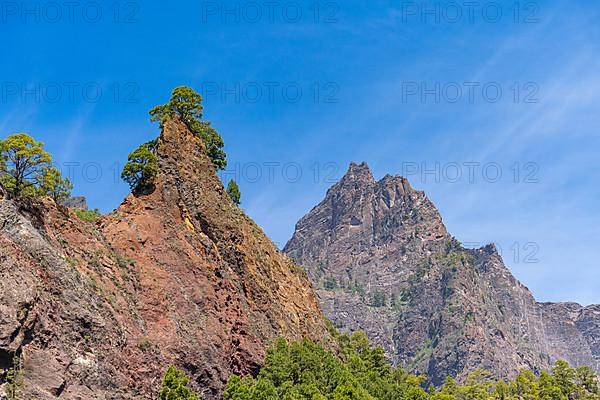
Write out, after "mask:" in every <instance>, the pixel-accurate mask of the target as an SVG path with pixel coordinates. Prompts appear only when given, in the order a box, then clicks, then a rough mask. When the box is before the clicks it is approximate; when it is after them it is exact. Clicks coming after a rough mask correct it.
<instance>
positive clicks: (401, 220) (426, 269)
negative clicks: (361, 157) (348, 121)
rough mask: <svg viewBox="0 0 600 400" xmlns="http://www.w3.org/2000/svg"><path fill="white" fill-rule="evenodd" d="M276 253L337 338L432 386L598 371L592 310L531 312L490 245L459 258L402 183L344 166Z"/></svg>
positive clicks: (429, 207)
mask: <svg viewBox="0 0 600 400" xmlns="http://www.w3.org/2000/svg"><path fill="white" fill-rule="evenodd" d="M284 252H286V253H287V254H289V255H290V256H291V257H292V258H294V259H295V260H296V262H297V263H298V264H300V265H302V266H304V267H305V268H306V269H307V272H308V275H309V277H310V278H311V281H312V282H313V285H314V286H315V288H316V289H317V294H318V297H319V300H320V303H321V307H322V308H323V310H324V312H325V314H326V315H327V316H328V317H329V318H330V319H331V320H332V321H333V322H334V324H335V325H336V326H337V327H338V328H339V329H341V330H342V331H355V330H364V331H366V333H367V335H368V336H369V337H370V339H371V340H372V341H373V342H374V343H375V344H377V345H381V346H382V347H383V348H384V349H385V350H386V353H387V354H388V356H389V357H390V359H391V360H392V362H393V363H394V364H399V365H402V366H404V367H407V368H408V369H409V370H411V371H413V372H421V373H426V374H428V375H429V376H430V377H432V381H433V382H434V383H435V384H437V385H439V384H441V383H442V381H443V379H444V378H445V376H446V375H453V376H458V377H459V378H464V377H465V376H466V373H467V372H468V371H470V370H473V369H475V368H484V369H488V370H490V371H491V372H492V373H494V375H495V376H496V377H498V378H510V377H514V375H515V374H516V372H517V371H518V370H519V369H520V368H531V369H533V370H534V371H540V370H544V369H548V368H549V367H550V365H551V363H552V362H553V361H554V360H556V359H557V358H565V359H567V360H568V361H570V362H572V363H573V364H574V365H582V364H588V365H590V366H592V367H594V368H595V369H596V370H597V371H598V370H600V354H599V351H600V346H598V342H597V339H595V338H597V337H598V336H600V329H599V327H598V325H597V323H598V321H600V317H598V316H597V315H596V312H595V311H596V307H597V306H590V307H583V306H580V305H568V304H555V303H552V305H544V304H543V303H538V302H537V301H536V300H535V298H534V297H533V295H532V293H531V292H530V291H529V289H527V288H526V287H525V286H524V285H523V284H522V283H521V282H519V281H518V280H517V279H516V278H515V277H514V276H513V275H512V274H511V273H510V271H509V269H508V268H507V267H506V266H505V265H504V263H503V261H502V258H501V256H500V255H499V254H498V251H497V249H496V248H495V246H493V245H487V246H484V247H482V248H480V249H466V248H463V247H462V246H461V245H460V243H459V242H458V241H457V240H456V239H455V238H454V237H452V236H451V235H450V234H449V233H448V231H447V229H446V227H445V226H444V224H443V220H442V217H441V215H440V214H439V212H438V211H437V209H436V208H435V206H434V205H433V203H432V202H431V201H430V200H429V199H428V197H427V196H426V194H425V193H424V192H422V191H417V190H414V189H413V188H412V186H411V185H410V183H409V182H408V180H407V179H406V178H404V177H401V176H398V175H396V176H391V175H386V176H385V177H383V178H382V179H380V180H375V178H374V177H373V175H372V173H371V171H370V168H369V167H368V165H367V164H366V163H361V164H357V163H354V162H353V163H351V164H350V167H349V169H348V172H347V173H346V174H345V175H344V177H342V179H340V181H338V182H337V183H336V184H334V185H333V186H332V187H331V188H330V189H329V190H328V191H327V193H326V195H325V198H324V199H323V200H322V201H321V202H320V203H319V204H318V205H316V206H315V207H313V209H312V210H311V211H310V212H308V213H307V214H306V215H305V216H304V217H302V218H301V219H300V221H299V222H298V223H297V224H296V230H295V233H294V235H293V237H292V238H291V239H290V241H289V242H288V243H287V244H286V246H285V248H284ZM571 309H575V310H579V311H578V312H579V314H580V315H581V317H578V316H577V315H575V314H577V312H575V311H573V312H569V310H571Z"/></svg>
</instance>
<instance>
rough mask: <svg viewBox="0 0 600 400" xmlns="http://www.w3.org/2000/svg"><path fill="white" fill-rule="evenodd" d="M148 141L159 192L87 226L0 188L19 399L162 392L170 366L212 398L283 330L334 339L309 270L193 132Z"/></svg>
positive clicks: (6, 349)
mask: <svg viewBox="0 0 600 400" xmlns="http://www.w3.org/2000/svg"><path fill="white" fill-rule="evenodd" d="M156 151H157V158H158V166H159V173H158V176H157V178H156V182H155V188H154V190H152V191H150V192H147V193H143V194H138V195H136V196H134V195H129V196H128V197H127V198H126V199H125V200H124V202H123V203H122V204H121V205H120V207H119V208H118V209H117V210H115V211H114V212H112V213H111V214H109V215H107V216H104V217H100V218H99V219H98V220H97V221H96V222H95V223H93V222H92V223H90V222H85V221H82V220H80V219H78V218H77V217H76V214H75V210H72V209H69V208H67V207H64V206H60V205H57V204H55V203H54V202H53V201H52V200H50V199H49V198H41V199H39V198H37V199H16V200H13V199H9V197H8V196H7V195H6V193H4V192H0V378H2V379H0V383H1V382H5V380H6V379H5V378H6V374H7V373H8V371H9V370H13V373H14V371H17V374H18V376H19V385H20V386H21V388H20V389H21V392H22V395H23V398H25V399H37V400H45V399H48V400H49V399H56V398H61V399H85V400H90V399H138V398H139V399H142V398H143V399H147V398H157V393H158V389H159V388H160V385H161V379H162V376H163V374H164V371H165V370H166V368H167V366H168V365H169V364H175V365H177V366H178V367H179V368H181V369H183V370H184V371H185V372H186V373H187V375H188V376H189V377H190V378H191V385H192V386H193V388H194V389H195V390H196V391H197V392H198V393H200V394H201V395H202V398H203V399H217V398H220V394H221V393H222V390H223V387H224V385H225V383H226V382H227V379H228V377H229V375H230V374H231V373H238V374H250V373H256V372H257V370H258V369H259V368H260V365H261V363H262V361H263V359H264V354H265V349H266V348H267V347H268V346H269V345H270V344H271V343H272V342H273V341H274V340H275V339H276V338H277V337H285V338H288V339H290V340H298V339H301V338H303V337H309V338H312V339H314V340H316V341H318V342H321V343H325V342H327V341H328V340H330V339H329V338H330V337H329V334H328V330H327V327H326V323H325V321H324V318H323V316H322V314H321V311H320V309H319V305H318V302H317V299H316V297H315V295H314V292H313V291H312V289H311V287H310V284H309V281H308V279H307V277H306V273H305V272H304V271H303V270H302V269H301V268H298V267H297V266H295V265H294V263H293V262H292V261H291V260H290V259H289V258H288V257H286V256H285V255H283V254H282V253H280V252H279V251H278V249H277V248H276V247H275V246H274V245H273V243H272V242H271V241H270V240H269V239H268V238H267V237H266V236H265V235H264V233H263V232H262V231H261V229H260V228H259V227H258V226H257V225H256V224H255V223H254V222H253V221H252V220H251V219H250V218H248V217H247V216H246V215H244V213H243V212H242V211H241V210H240V209H239V208H237V207H236V206H235V205H234V204H233V203H232V201H231V200H230V198H229V197H228V195H227V193H226V192H225V190H224V189H223V185H222V184H221V182H220V180H219V179H218V177H217V175H216V173H215V171H214V168H213V165H212V164H211V161H210V159H209V158H208V157H207V155H206V154H205V151H204V147H203V144H202V142H201V141H200V139H198V138H197V137H196V136H195V135H193V134H192V133H191V132H190V131H189V130H188V129H187V127H186V126H185V125H184V124H182V123H180V122H178V121H176V120H175V121H168V122H167V123H166V125H165V127H164V129H163V132H162V134H161V136H160V137H159V139H158V144H157V150H156ZM13 380H14V379H13ZM2 391H3V390H2V387H1V385H0V393H2ZM0 397H1V395H0Z"/></svg>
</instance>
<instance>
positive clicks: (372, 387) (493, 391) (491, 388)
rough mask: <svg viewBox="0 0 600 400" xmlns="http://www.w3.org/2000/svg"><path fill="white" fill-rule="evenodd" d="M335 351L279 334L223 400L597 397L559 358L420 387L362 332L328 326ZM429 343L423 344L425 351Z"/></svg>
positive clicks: (586, 374)
mask: <svg viewBox="0 0 600 400" xmlns="http://www.w3.org/2000/svg"><path fill="white" fill-rule="evenodd" d="M332 332H333V334H334V336H335V337H336V339H337V342H338V345H339V350H338V351H337V352H335V353H334V352H332V351H329V350H326V349H324V348H323V347H322V346H320V345H317V344H315V343H313V342H311V341H309V340H303V341H301V342H296V343H291V344H290V343H287V342H286V341H285V340H283V339H280V340H278V341H277V342H276V344H275V345H274V346H273V347H272V348H270V349H269V350H268V351H267V355H266V358H265V362H264V367H263V368H262V370H261V371H260V373H259V374H258V376H257V377H256V378H252V377H246V378H240V377H238V376H235V375H234V376H232V377H231V378H230V380H229V383H228V385H227V389H226V391H225V395H224V398H225V400H278V399H282V400H525V399H527V400H598V399H600V391H599V389H598V381H597V377H596V375H595V374H594V372H593V371H592V370H591V369H590V368H587V367H581V368H577V369H573V368H571V367H569V365H568V364H567V363H566V362H564V361H558V362H557V363H556V365H555V367H554V368H553V369H552V371H551V373H542V374H541V375H540V376H539V377H536V376H535V375H534V374H533V373H532V372H531V371H522V372H521V373H519V375H518V376H517V377H516V378H515V379H514V380H513V381H510V382H505V381H495V380H493V379H491V378H490V374H489V373H488V372H486V371H482V370H476V371H473V372H472V373H471V374H470V375H469V377H468V378H467V379H466V381H465V383H464V385H458V384H457V382H456V381H455V380H454V379H452V378H450V377H449V378H447V379H446V381H445V383H444V384H443V386H442V387H441V388H440V389H439V390H436V389H434V388H433V387H431V386H430V387H429V389H428V390H425V389H424V387H425V381H426V377H425V376H414V375H411V374H408V373H406V372H405V371H404V370H402V369H401V368H393V367H391V366H390V365H389V364H388V363H387V360H386V358H385V356H384V353H383V350H382V349H381V348H371V347H370V345H369V341H368V339H367V337H366V335H365V334H364V333H362V332H357V333H354V334H353V335H352V336H348V335H342V334H339V333H337V332H335V331H334V330H333V329H332ZM428 349H429V345H428V346H425V347H424V349H422V352H423V353H425V352H427V351H428Z"/></svg>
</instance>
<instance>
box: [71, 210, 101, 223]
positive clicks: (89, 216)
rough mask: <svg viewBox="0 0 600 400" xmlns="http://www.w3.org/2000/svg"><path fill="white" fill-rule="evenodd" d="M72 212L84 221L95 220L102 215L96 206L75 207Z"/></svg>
mask: <svg viewBox="0 0 600 400" xmlns="http://www.w3.org/2000/svg"><path fill="white" fill-rule="evenodd" d="M73 212H75V215H77V218H79V219H80V220H82V221H85V222H96V220H97V219H98V218H100V217H101V216H102V214H100V211H99V210H98V209H97V208H94V209H93V210H82V209H79V208H75V209H73Z"/></svg>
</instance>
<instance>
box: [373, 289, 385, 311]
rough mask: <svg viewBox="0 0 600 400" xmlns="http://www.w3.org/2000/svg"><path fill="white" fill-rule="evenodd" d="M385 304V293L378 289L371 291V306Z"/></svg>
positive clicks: (382, 305) (383, 305)
mask: <svg viewBox="0 0 600 400" xmlns="http://www.w3.org/2000/svg"><path fill="white" fill-rule="evenodd" d="M386 304H387V300H386V298H385V293H384V292H382V291H380V290H376V291H375V292H374V293H373V297H372V299H371V306H373V307H385V306H386Z"/></svg>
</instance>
